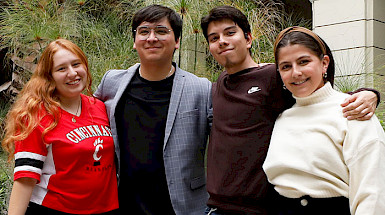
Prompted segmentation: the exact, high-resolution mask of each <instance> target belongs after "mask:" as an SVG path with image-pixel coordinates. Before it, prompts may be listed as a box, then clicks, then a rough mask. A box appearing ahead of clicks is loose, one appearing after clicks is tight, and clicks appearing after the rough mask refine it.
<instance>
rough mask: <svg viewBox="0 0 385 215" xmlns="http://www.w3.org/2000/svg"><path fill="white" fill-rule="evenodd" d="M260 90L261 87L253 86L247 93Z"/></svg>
mask: <svg viewBox="0 0 385 215" xmlns="http://www.w3.org/2000/svg"><path fill="white" fill-rule="evenodd" d="M260 90H261V88H259V87H252V88H250V89H249V90H248V91H247V93H248V94H251V93H255V92H258V91H260Z"/></svg>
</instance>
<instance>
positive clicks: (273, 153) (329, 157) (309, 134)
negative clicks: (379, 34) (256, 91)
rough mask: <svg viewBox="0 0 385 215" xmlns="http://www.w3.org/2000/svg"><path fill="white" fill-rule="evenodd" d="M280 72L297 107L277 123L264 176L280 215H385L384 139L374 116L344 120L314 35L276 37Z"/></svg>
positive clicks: (296, 32) (297, 31)
mask: <svg viewBox="0 0 385 215" xmlns="http://www.w3.org/2000/svg"><path fill="white" fill-rule="evenodd" d="M274 53H275V59H276V64H277V68H278V69H279V72H280V75H281V77H282V80H283V82H284V85H285V86H284V87H285V88H287V90H289V91H290V92H291V93H292V94H293V97H294V98H295V99H296V104H295V105H294V106H293V107H292V108H290V109H288V110H286V111H284V112H283V113H282V114H281V116H280V117H279V118H278V119H277V121H276V123H275V126H274V131H273V134H272V138H271V143H270V146H269V151H268V154H267V158H266V160H265V163H264V165H263V168H264V171H265V173H266V175H267V177H268V179H269V181H270V183H272V184H273V185H274V189H275V191H276V193H275V195H274V197H273V202H274V206H275V207H274V208H275V210H276V211H275V212H274V213H275V214H282V215H285V214H296V215H299V214H311V215H315V214H325V215H326V214H327V215H331V214H336V215H337V214H338V215H344V214H360V215H361V214H368V215H375V214H385V195H384V193H385V134H384V130H383V128H382V127H381V125H380V123H379V121H378V119H377V117H376V116H373V117H372V118H371V119H370V120H367V121H356V120H352V121H349V120H347V119H346V118H344V117H343V115H342V111H341V106H340V104H341V102H342V101H343V100H344V99H345V98H346V97H347V96H348V95H346V94H344V93H341V92H338V91H336V90H334V89H333V88H332V85H333V78H334V60H333V56H332V54H331V51H330V49H329V47H328V46H327V45H326V44H325V43H324V41H323V40H322V39H321V38H320V37H318V35H316V34H314V33H313V32H312V31H310V30H308V29H305V28H301V27H290V28H287V29H285V30H283V31H282V32H281V33H280V34H279V35H278V37H277V40H276V42H275V47H274Z"/></svg>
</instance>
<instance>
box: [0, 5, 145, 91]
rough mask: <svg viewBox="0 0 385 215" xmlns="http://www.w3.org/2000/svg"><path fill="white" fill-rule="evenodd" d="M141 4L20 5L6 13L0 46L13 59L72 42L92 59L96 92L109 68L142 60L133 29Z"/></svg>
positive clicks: (0, 24) (4, 10)
mask: <svg viewBox="0 0 385 215" xmlns="http://www.w3.org/2000/svg"><path fill="white" fill-rule="evenodd" d="M60 2H63V3H60ZM141 2H142V1H140V0H137V1H135V0H134V1H131V0H121V1H116V0H115V1H113V0H109V1H97V0H90V1H75V0H67V1H52V0H51V1H38V0H25V1H22V2H21V1H14V2H12V3H10V5H9V6H7V7H3V8H1V11H0V20H1V21H0V38H1V39H0V48H8V50H9V51H8V54H9V56H10V58H12V59H14V58H15V57H18V58H20V59H24V60H26V58H30V56H31V55H34V56H36V58H38V57H39V54H40V53H41V52H42V50H43V49H44V48H45V46H46V45H47V44H48V43H49V42H50V41H52V40H55V39H57V38H66V39H69V40H72V41H73V42H75V43H76V44H77V45H79V47H80V48H82V49H83V51H84V52H85V53H86V55H87V57H88V58H89V61H90V70H91V73H92V75H93V80H94V82H93V83H94V86H93V88H94V89H95V88H96V85H97V84H98V83H99V82H100V79H101V77H102V76H103V74H104V73H105V72H106V71H107V70H108V69H112V68H127V67H129V66H130V65H131V64H133V63H134V62H137V56H136V54H135V52H134V51H133V49H132V45H133V42H132V38H131V33H130V30H129V29H130V28H129V27H130V24H131V17H132V14H133V13H134V12H135V10H136V8H137V7H138V6H139V5H140V4H141ZM134 5H135V6H134ZM36 62H37V60H34V63H36ZM25 72H26V73H31V72H32V71H25Z"/></svg>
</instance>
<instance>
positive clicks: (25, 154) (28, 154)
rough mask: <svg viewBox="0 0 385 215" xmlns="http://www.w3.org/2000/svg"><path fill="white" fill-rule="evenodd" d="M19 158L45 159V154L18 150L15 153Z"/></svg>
mask: <svg viewBox="0 0 385 215" xmlns="http://www.w3.org/2000/svg"><path fill="white" fill-rule="evenodd" d="M19 158H31V159H34V160H39V161H44V160H45V156H43V155H40V154H36V153H33V152H17V153H16V154H15V159H19Z"/></svg>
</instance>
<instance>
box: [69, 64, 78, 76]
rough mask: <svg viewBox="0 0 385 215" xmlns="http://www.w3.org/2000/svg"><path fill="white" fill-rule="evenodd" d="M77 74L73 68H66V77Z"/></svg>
mask: <svg viewBox="0 0 385 215" xmlns="http://www.w3.org/2000/svg"><path fill="white" fill-rule="evenodd" d="M77 74H78V73H77V72H76V70H75V68H74V67H73V66H69V67H68V76H76V75H77Z"/></svg>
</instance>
